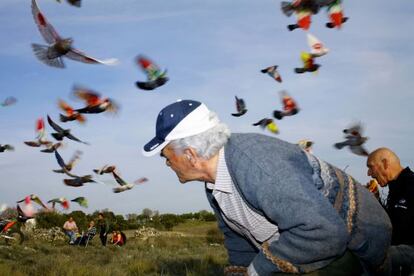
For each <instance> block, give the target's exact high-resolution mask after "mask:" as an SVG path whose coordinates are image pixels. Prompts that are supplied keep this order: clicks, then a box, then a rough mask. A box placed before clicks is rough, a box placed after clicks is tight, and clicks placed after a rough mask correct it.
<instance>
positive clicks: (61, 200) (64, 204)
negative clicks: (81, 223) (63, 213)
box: [47, 197, 69, 209]
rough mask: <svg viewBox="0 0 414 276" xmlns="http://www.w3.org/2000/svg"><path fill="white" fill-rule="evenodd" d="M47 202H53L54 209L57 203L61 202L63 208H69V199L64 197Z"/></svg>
mask: <svg viewBox="0 0 414 276" xmlns="http://www.w3.org/2000/svg"><path fill="white" fill-rule="evenodd" d="M47 203H52V209H55V204H56V203H59V204H60V205H61V206H62V208H63V209H69V201H68V200H67V199H66V198H64V197H60V198H54V199H51V200H49V201H48V202H47Z"/></svg>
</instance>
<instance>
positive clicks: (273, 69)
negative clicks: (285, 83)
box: [261, 65, 282, 82]
mask: <svg viewBox="0 0 414 276" xmlns="http://www.w3.org/2000/svg"><path fill="white" fill-rule="evenodd" d="M277 67H278V66H277V65H273V66H270V67H267V68H265V69H262V70H261V72H262V73H263V74H268V75H269V76H270V77H271V78H272V79H274V80H275V81H277V82H282V77H281V76H280V74H279V72H278V71H277Z"/></svg>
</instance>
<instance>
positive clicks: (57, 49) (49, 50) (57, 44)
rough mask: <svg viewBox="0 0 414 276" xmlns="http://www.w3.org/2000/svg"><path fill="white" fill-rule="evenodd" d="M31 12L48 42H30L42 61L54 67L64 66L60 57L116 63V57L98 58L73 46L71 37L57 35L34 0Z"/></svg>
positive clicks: (87, 61)
mask: <svg viewBox="0 0 414 276" xmlns="http://www.w3.org/2000/svg"><path fill="white" fill-rule="evenodd" d="M32 14H33V18H34V20H35V22H36V25H37V27H38V28H39V31H40V33H41V35H42V36H43V38H44V40H45V41H46V42H47V43H48V45H40V44H35V43H33V44H32V48H33V51H34V53H35V55H36V57H37V58H38V59H39V60H40V61H42V62H43V63H45V64H47V65H49V66H52V67H56V68H64V67H65V64H64V63H63V59H62V57H67V58H69V59H72V60H75V61H79V62H83V63H90V64H106V65H113V64H116V63H117V60H116V59H108V60H98V59H95V58H92V57H90V56H87V55H86V54H84V53H82V52H81V51H79V50H77V49H75V48H73V47H72V43H73V39H72V38H61V37H60V36H59V34H58V33H57V32H56V30H55V29H54V28H53V26H52V25H51V24H50V23H49V22H48V21H47V19H46V17H45V16H44V15H43V14H42V12H41V11H40V9H39V7H38V6H37V3H36V0H32Z"/></svg>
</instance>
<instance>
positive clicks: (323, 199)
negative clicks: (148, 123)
mask: <svg viewBox="0 0 414 276" xmlns="http://www.w3.org/2000/svg"><path fill="white" fill-rule="evenodd" d="M159 152H161V156H163V157H165V159H166V164H167V166H169V167H171V169H172V170H173V171H174V172H175V173H176V174H177V177H178V179H179V180H180V182H181V183H185V182H188V181H193V180H198V181H203V182H205V183H206V186H205V188H206V194H207V198H208V201H209V203H210V205H211V207H212V208H213V210H214V212H215V214H216V216H217V219H218V221H219V227H220V229H221V230H222V231H223V233H224V236H225V247H226V249H227V251H228V255H229V262H230V264H231V266H230V267H228V268H226V270H225V272H226V274H228V275H232V274H233V275H237V274H248V275H271V274H273V273H282V272H285V273H308V272H312V271H315V270H319V269H322V268H324V267H327V266H328V267H329V264H330V263H332V264H333V263H335V262H340V263H341V260H342V261H343V258H344V257H343V256H347V255H351V254H350V253H349V252H352V253H353V254H354V255H356V256H358V257H359V260H360V261H361V263H362V264H363V266H364V268H365V270H366V271H369V273H372V274H374V273H375V274H377V275H378V274H379V273H381V269H382V267H383V266H382V265H383V263H384V262H385V260H386V258H385V256H386V251H387V249H388V247H389V243H390V237H391V224H390V222H389V219H388V216H387V214H386V213H385V211H384V210H383V209H382V208H381V206H380V205H379V203H378V201H377V200H376V199H375V198H374V197H373V196H372V195H371V194H370V193H369V192H368V191H367V190H366V189H365V188H364V187H362V186H361V185H359V184H358V183H356V182H355V180H353V178H352V177H350V176H348V175H347V174H345V173H344V172H342V171H340V170H338V169H336V168H335V167H333V166H331V165H329V164H328V163H325V162H323V161H322V160H320V159H318V158H316V157H315V156H313V155H311V154H308V153H306V152H305V151H303V150H301V148H300V147H299V146H297V145H294V144H290V143H287V142H284V141H282V140H279V139H276V138H272V137H268V136H264V135H259V134H230V131H229V129H228V127H227V126H226V125H224V124H222V123H220V121H219V119H218V117H217V115H215V114H214V113H213V112H211V111H209V110H208V109H207V107H206V106H205V105H204V104H202V103H200V102H197V101H192V100H183V101H178V102H176V103H173V104H170V105H168V106H167V107H165V108H164V109H162V110H161V112H160V113H159V114H158V118H157V123H156V136H155V138H153V139H152V140H151V141H150V142H149V143H147V144H146V145H145V146H144V150H143V153H144V155H148V156H149V155H153V154H156V153H159ZM347 249H349V250H347ZM351 269H353V268H352V267H350V265H349V264H347V262H345V265H344V266H342V267H341V270H342V273H343V271H347V272H348V271H349V273H348V274H346V275H354V274H352V272H350V270H351ZM330 275H337V274H333V273H332V274H330Z"/></svg>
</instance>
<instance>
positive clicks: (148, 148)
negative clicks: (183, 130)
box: [142, 137, 170, 157]
mask: <svg viewBox="0 0 414 276" xmlns="http://www.w3.org/2000/svg"><path fill="white" fill-rule="evenodd" d="M169 142H170V141H164V140H161V139H159V138H157V137H154V138H153V139H152V140H151V141H149V142H148V143H147V144H146V145H145V146H144V148H143V149H142V154H143V155H144V156H147V157H149V156H153V155H155V154H157V153H159V152H160V151H161V150H162V149H163V148H165V146H166V145H168V143H169Z"/></svg>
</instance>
